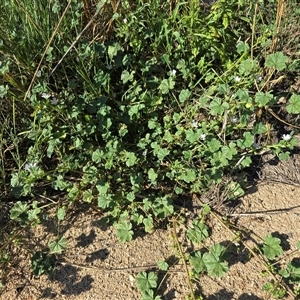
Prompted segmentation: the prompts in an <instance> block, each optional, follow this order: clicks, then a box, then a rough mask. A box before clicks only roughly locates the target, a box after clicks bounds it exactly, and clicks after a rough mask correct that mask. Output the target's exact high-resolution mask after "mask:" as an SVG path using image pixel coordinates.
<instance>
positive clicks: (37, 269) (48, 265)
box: [31, 251, 55, 277]
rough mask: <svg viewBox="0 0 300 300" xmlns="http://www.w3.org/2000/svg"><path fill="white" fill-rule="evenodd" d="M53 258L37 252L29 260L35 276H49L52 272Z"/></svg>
mask: <svg viewBox="0 0 300 300" xmlns="http://www.w3.org/2000/svg"><path fill="white" fill-rule="evenodd" d="M54 267H55V258H54V256H53V255H49V254H48V253H45V252H42V251H38V252H36V253H35V254H34V255H33V256H32V258H31V269H32V271H33V274H34V275H35V276H38V277H39V276H41V275H42V274H44V273H46V274H51V273H52V272H53V271H54Z"/></svg>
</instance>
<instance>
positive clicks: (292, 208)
mask: <svg viewBox="0 0 300 300" xmlns="http://www.w3.org/2000/svg"><path fill="white" fill-rule="evenodd" d="M299 161H300V158H299V156H296V158H294V159H293V160H289V161H287V162H284V163H280V164H274V163H273V162H272V160H271V161H270V163H266V164H265V167H264V169H263V170H262V180H260V181H259V182H258V183H257V184H255V185H254V186H253V187H252V188H251V189H250V190H249V193H248V195H246V196H245V197H243V199H241V205H240V206H238V208H237V209H236V210H235V211H234V212H233V214H231V216H228V219H229V220H230V222H231V224H232V226H231V227H230V228H231V229H230V230H229V229H228V228H227V227H225V226H224V222H222V221H220V220H221V219H220V218H218V217H217V215H211V216H210V219H209V221H208V224H209V226H210V228H211V230H212V235H211V236H210V238H209V239H208V240H207V243H208V244H212V243H217V242H218V243H222V244H223V245H225V246H227V247H228V252H229V257H228V264H229V266H230V267H229V272H228V273H227V274H225V275H224V276H223V277H222V278H220V279H219V278H210V277H208V276H202V277H201V278H200V279H199V282H197V283H196V284H195V285H194V289H195V291H196V292H197V293H200V294H202V295H203V296H204V298H205V299H208V300H215V299H220V300H221V299H222V300H233V299H238V300H246V299H249V300H259V299H272V297H271V296H270V295H268V294H267V293H266V292H264V291H263V289H262V286H263V284H264V283H266V282H268V281H269V280H270V279H271V278H272V277H270V276H262V272H263V271H264V264H263V260H262V258H261V257H260V256H259V255H256V254H255V253H254V254H255V256H253V255H251V253H250V251H251V250H252V249H253V248H254V246H255V245H258V244H261V241H262V239H263V238H264V237H265V236H266V235H267V234H273V235H275V236H277V237H280V238H281V240H282V246H283V248H284V249H285V250H286V253H285V255H286V256H287V255H289V254H291V253H292V251H293V250H295V249H296V243H297V242H298V241H299V240H300V230H299V214H300V188H299V186H300V180H299V178H298V177H299V176H298V173H299V170H300V168H299V165H300V163H299ZM283 182H284V183H283ZM192 215H193V218H194V217H195V215H194V214H188V215H187V217H190V216H192ZM101 218H102V216H101V214H99V213H98V212H96V211H94V210H91V209H88V210H87V209H86V208H84V207H83V208H82V209H81V210H80V211H76V212H74V213H73V215H72V216H70V217H69V218H68V219H67V220H66V221H65V222H64V223H63V224H62V225H61V226H60V227H59V230H60V233H63V236H64V237H65V238H67V240H68V245H67V250H66V252H65V253H64V254H63V255H61V256H60V257H59V260H58V262H57V264H56V272H55V275H54V276H53V278H51V279H50V278H49V277H48V276H46V275H43V276H41V277H40V278H35V277H34V276H32V273H31V271H30V255H31V254H30V252H31V253H34V252H35V251H37V250H41V249H43V248H44V247H45V246H46V245H47V243H48V241H49V240H51V239H52V238H53V237H54V236H55V234H57V230H58V228H57V225H56V224H54V223H52V222H51V219H50V221H45V222H44V223H43V224H42V225H38V226H36V227H34V228H32V229H31V230H30V231H28V232H27V233H26V236H27V238H26V248H27V250H24V249H23V250H20V248H18V247H16V248H15V258H14V260H13V262H12V264H11V265H10V268H9V270H10V271H9V273H8V274H7V275H6V285H5V286H4V288H3V292H2V295H1V296H0V297H1V299H6V300H8V299H42V298H44V299H102V300H111V299H113V300H114V299H115V300H134V299H140V298H141V294H140V292H139V291H138V290H137V288H136V286H135V275H136V274H137V273H138V272H140V271H142V270H151V269H155V268H156V267H157V262H158V260H167V261H168V262H169V264H170V265H171V268H170V271H169V272H168V273H167V274H159V281H160V283H161V286H160V289H159V292H160V294H161V295H163V299H165V300H171V299H174V300H175V299H176V300H184V299H186V298H185V297H186V295H188V294H189V288H188V284H187V280H186V279H187V276H186V273H185V270H184V266H183V264H182V261H181V260H179V259H178V251H177V250H176V247H175V246H174V245H175V242H174V237H173V235H172V234H173V229H172V226H169V227H168V228H165V229H157V230H156V231H154V232H153V233H152V234H148V235H143V234H140V235H139V236H138V237H137V238H136V239H134V240H133V241H132V242H130V243H126V244H122V243H120V242H119V241H118V240H117V239H116V237H115V235H114V229H113V228H105V227H103V226H102V225H101V222H100V220H101ZM70 224H73V225H72V226H70ZM177 230H178V239H179V240H180V241H181V243H182V247H183V249H184V250H185V251H188V249H189V245H187V244H185V239H184V230H183V229H182V228H177ZM238 231H240V232H242V234H241V239H240V240H237V239H235V234H236V233H237V232H238ZM297 256H298V257H299V252H298V253H294V254H293V256H291V257H289V258H288V259H289V260H290V259H292V258H293V257H297ZM285 299H294V297H293V296H292V295H288V296H287V297H286V298H285Z"/></svg>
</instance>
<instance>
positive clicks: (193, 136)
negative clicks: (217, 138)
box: [185, 129, 199, 143]
mask: <svg viewBox="0 0 300 300" xmlns="http://www.w3.org/2000/svg"><path fill="white" fill-rule="evenodd" d="M185 136H186V139H187V140H188V141H189V142H190V143H195V142H197V141H199V133H198V132H195V131H194V130H193V129H188V130H187V131H186V132H185Z"/></svg>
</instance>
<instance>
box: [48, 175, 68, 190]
mask: <svg viewBox="0 0 300 300" xmlns="http://www.w3.org/2000/svg"><path fill="white" fill-rule="evenodd" d="M52 186H53V188H54V189H55V190H61V191H63V190H65V189H66V188H67V187H68V183H67V182H66V181H64V178H63V176H62V175H58V176H57V179H56V180H55V181H54V182H53V184H52Z"/></svg>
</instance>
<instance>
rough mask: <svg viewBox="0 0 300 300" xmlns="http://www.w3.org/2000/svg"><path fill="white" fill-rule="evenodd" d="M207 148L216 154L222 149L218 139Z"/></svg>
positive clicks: (212, 140)
mask: <svg viewBox="0 0 300 300" xmlns="http://www.w3.org/2000/svg"><path fill="white" fill-rule="evenodd" d="M207 146H208V149H209V151H210V152H216V151H218V150H219V149H220V147H221V143H220V141H219V140H217V139H216V138H213V139H211V140H210V141H209V142H208V143H207Z"/></svg>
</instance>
